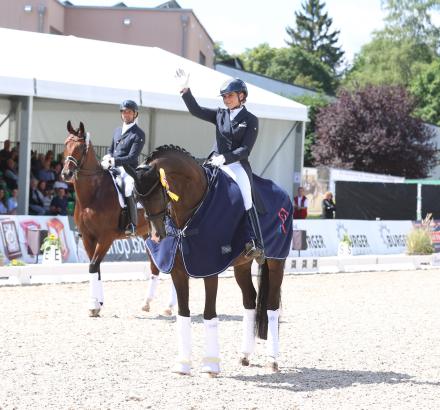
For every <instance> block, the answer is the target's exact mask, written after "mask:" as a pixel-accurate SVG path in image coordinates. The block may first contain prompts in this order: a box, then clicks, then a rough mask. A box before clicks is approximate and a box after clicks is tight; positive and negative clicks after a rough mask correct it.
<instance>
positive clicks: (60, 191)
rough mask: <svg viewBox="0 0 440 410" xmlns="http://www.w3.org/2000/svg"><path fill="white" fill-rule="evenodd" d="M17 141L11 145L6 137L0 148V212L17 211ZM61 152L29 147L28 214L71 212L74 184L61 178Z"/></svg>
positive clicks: (11, 212) (14, 212)
mask: <svg viewBox="0 0 440 410" xmlns="http://www.w3.org/2000/svg"><path fill="white" fill-rule="evenodd" d="M18 152H19V145H18V144H17V145H16V146H15V147H13V148H12V149H11V143H10V141H9V140H6V141H4V147H3V149H2V150H0V214H10V215H11V214H16V213H17V201H18V197H19V192H18V161H19V157H18ZM62 167H63V166H62V156H61V155H60V156H58V158H55V157H54V153H53V152H52V151H50V150H49V151H47V152H46V154H42V153H37V152H36V151H31V175H30V181H31V182H30V187H29V190H30V192H29V214H30V215H70V214H72V213H73V208H74V202H75V193H74V190H73V186H71V185H70V186H69V185H68V184H66V183H65V182H64V181H63V180H62V178H61V170H62Z"/></svg>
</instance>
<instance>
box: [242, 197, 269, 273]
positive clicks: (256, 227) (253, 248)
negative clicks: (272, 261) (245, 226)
mask: <svg viewBox="0 0 440 410" xmlns="http://www.w3.org/2000/svg"><path fill="white" fill-rule="evenodd" d="M247 215H248V217H249V222H250V224H251V227H252V230H253V231H254V236H255V239H254V240H253V241H252V242H250V243H247V244H246V256H247V257H252V258H254V259H255V261H256V262H257V263H258V264H259V265H262V264H263V263H264V260H265V256H264V242H263V235H262V234H261V228H260V221H259V220H258V214H257V210H256V209H255V207H254V206H252V208H251V209H249V210H248V211H247Z"/></svg>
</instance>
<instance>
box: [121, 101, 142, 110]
mask: <svg viewBox="0 0 440 410" xmlns="http://www.w3.org/2000/svg"><path fill="white" fill-rule="evenodd" d="M123 110H132V111H134V112H138V111H139V108H138V105H137V104H136V103H135V102H134V101H133V100H124V101H122V103H121V105H120V106H119V111H123Z"/></svg>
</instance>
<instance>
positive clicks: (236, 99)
mask: <svg viewBox="0 0 440 410" xmlns="http://www.w3.org/2000/svg"><path fill="white" fill-rule="evenodd" d="M176 79H177V80H178V81H179V83H180V84H179V85H180V87H181V88H180V93H181V95H182V98H183V101H184V102H185V104H186V106H187V108H188V110H189V112H190V113H191V114H192V115H194V116H195V117H197V118H200V119H202V120H205V121H208V122H211V123H213V124H214V125H215V127H216V142H215V144H214V148H213V153H212V154H211V155H210V156H209V159H208V163H210V164H211V165H213V166H217V167H220V168H221V169H222V170H223V171H224V172H226V173H227V174H228V175H229V176H230V177H231V178H232V179H233V180H234V181H235V182H236V183H237V184H238V186H239V187H240V191H241V194H242V196H243V201H244V207H245V209H246V212H247V215H248V217H249V221H250V224H251V227H252V230H253V231H254V237H255V240H253V241H252V243H249V244H247V246H246V248H247V253H246V256H248V257H252V258H255V260H256V261H257V262H258V263H260V264H262V263H263V262H264V248H263V238H262V235H261V229H260V224H259V220H258V215H257V211H256V209H255V207H254V205H253V203H252V189H251V187H252V170H251V166H250V163H249V155H250V153H251V151H252V148H253V146H254V144H255V141H256V139H257V135H258V119H257V117H256V116H255V115H253V114H251V113H250V112H249V111H248V110H247V109H246V107H245V106H244V104H245V102H246V98H247V96H248V90H247V87H246V84H245V83H244V82H243V81H242V80H240V79H238V78H237V79H231V80H228V81H226V82H225V83H224V84H223V85H222V87H221V88H220V95H221V96H222V97H223V103H224V104H225V106H226V109H224V108H218V109H216V110H213V109H210V108H206V107H201V106H199V104H198V103H197V101H196V100H195V98H194V97H193V95H192V93H191V90H190V89H189V86H188V84H189V74H187V73H185V72H184V71H183V70H182V69H179V70H177V71H176Z"/></svg>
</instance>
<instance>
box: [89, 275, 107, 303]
mask: <svg viewBox="0 0 440 410" xmlns="http://www.w3.org/2000/svg"><path fill="white" fill-rule="evenodd" d="M103 303H104V290H103V288H102V282H101V281H100V280H98V273H91V274H90V308H91V309H100V308H101V305H102V304H103Z"/></svg>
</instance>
